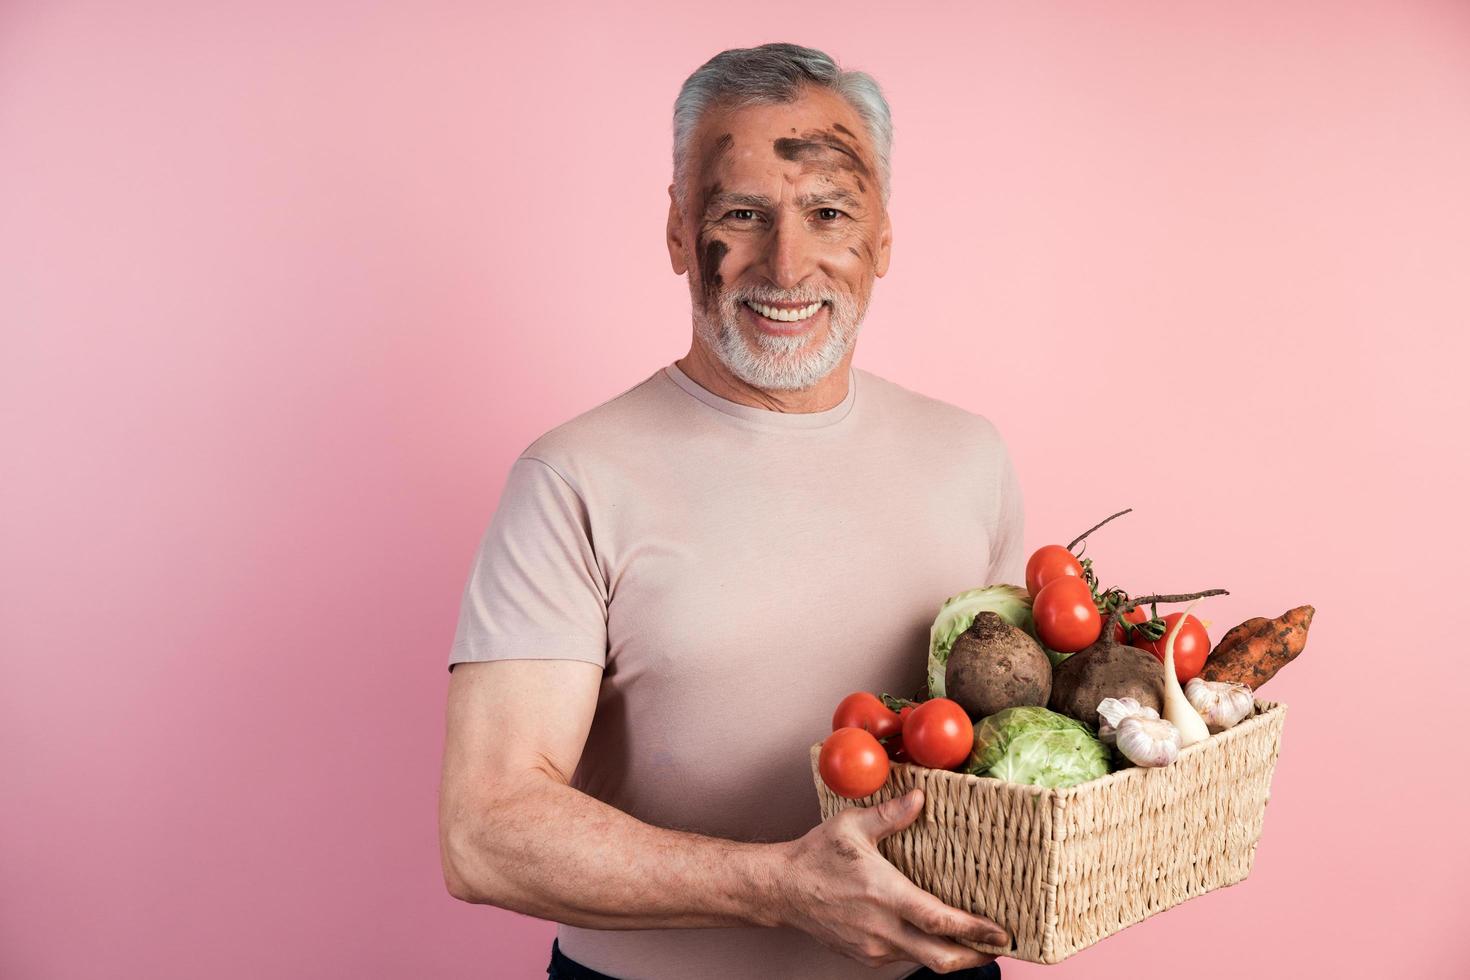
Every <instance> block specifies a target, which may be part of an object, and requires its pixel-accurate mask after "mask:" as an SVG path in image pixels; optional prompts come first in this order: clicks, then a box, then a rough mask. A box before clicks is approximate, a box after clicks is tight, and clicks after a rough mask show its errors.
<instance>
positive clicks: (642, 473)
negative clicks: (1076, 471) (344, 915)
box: [449, 364, 1023, 980]
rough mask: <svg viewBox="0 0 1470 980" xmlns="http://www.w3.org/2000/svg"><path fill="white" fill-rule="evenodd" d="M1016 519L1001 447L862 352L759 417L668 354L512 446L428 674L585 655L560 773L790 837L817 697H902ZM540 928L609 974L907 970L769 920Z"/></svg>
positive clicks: (810, 823) (603, 789)
mask: <svg viewBox="0 0 1470 980" xmlns="http://www.w3.org/2000/svg"><path fill="white" fill-rule="evenodd" d="M1021 525H1022V502H1021V492H1020V488H1019V485H1018V482H1017V479H1016V474H1015V471H1014V469H1013V467H1012V465H1011V461H1010V457H1009V455H1008V454H1007V452H1006V448H1005V445H1004V443H1003V442H1002V440H1001V437H1000V435H999V433H998V432H997V431H996V429H995V427H994V426H993V425H992V424H991V423H990V422H989V421H988V420H987V419H985V418H984V417H982V416H979V415H976V414H974V413H972V412H969V411H966V410H964V409H961V408H957V407H955V406H953V405H949V404H946V403H944V402H941V401H937V400H935V399H933V398H929V397H927V396H925V395H921V394H918V393H916V392H913V391H910V390H908V389H907V388H904V387H901V386H899V385H897V384H894V383H893V382H890V381H886V380H884V379H883V378H880V377H878V376H877V375H875V374H872V373H870V372H868V371H864V370H860V369H853V370H852V371H851V373H850V381H849V387H848V393H847V397H846V398H845V399H844V400H843V401H842V403H841V404H839V405H836V406H835V407H833V408H830V409H827V410H825V411H820V412H808V413H783V412H775V411H769V410H766V409H762V408H753V407H750V406H746V405H741V404H738V403H736V402H732V401H729V400H728V399H725V398H722V397H720V396H718V395H715V394H713V393H712V392H710V391H707V390H706V389H704V388H702V387H700V386H699V385H698V384H697V383H696V382H694V381H693V380H691V379H690V378H689V377H688V376H687V375H685V374H684V373H683V372H682V371H681V370H680V369H679V367H678V366H677V364H670V365H668V366H667V367H664V368H661V369H659V370H658V371H657V372H655V373H654V374H653V375H652V376H650V377H649V378H647V379H646V380H645V381H643V382H641V383H640V384H638V385H636V386H635V387H633V388H631V389H629V390H627V391H625V392H623V393H622V394H620V395H618V396H617V397H615V398H612V399H610V400H609V401H606V402H604V403H602V404H601V405H598V406H597V407H595V408H593V409H590V410H589V411H587V412H584V413H583V414H581V415H579V416H577V417H576V418H573V419H571V420H570V421H568V422H566V423H564V424H562V425H559V426H557V427H556V428H554V429H552V430H551V431H549V432H547V433H546V434H545V435H543V436H541V437H540V438H539V439H537V440H536V441H535V442H533V443H532V444H531V445H530V446H529V447H528V448H527V449H526V451H525V452H523V453H522V454H521V455H520V457H519V458H518V459H516V461H515V462H514V463H513V464H512V466H511V469H510V474H509V476H508V478H507V481H506V485H505V490H504V492H503V494H502V495H501V498H500V503H499V506H498V508H497V510H496V512H495V515H494V518H493V519H492V521H491V523H490V527H489V530H488V531H487V532H486V534H485V537H484V539H483V541H482V542H481V544H480V548H479V552H478V554H477V555H476V558H475V561H474V565H473V567H472V569H471V571H470V575H469V581H468V583H467V585H466V587H465V592H464V597H463V602H462V605H461V610H460V618H459V625H458V629H457V631H456V634H455V638H454V647H453V650H452V652H451V653H450V656H449V662H450V669H451V670H452V669H453V665H454V664H456V663H460V662H464V661H483V660H504V659H523V658H532V659H558V658H565V659H571V660H584V661H587V662H589V663H594V664H599V665H601V666H602V667H603V675H602V689H601V693H600V695H599V698H598V704H597V713H596V715H595V717H594V719H593V722H592V729H591V732H590V734H589V736H588V739H587V744H586V747H585V749H584V751H583V754H582V759H581V762H580V764H579V765H578V766H577V769H576V772H575V774H574V776H573V785H574V786H576V787H577V788H578V789H581V790H582V791H584V792H586V793H589V794H591V795H592V796H594V797H596V798H598V799H600V800H603V801H605V802H606V803H608V804H610V805H612V806H614V807H617V808H618V809H620V810H623V811H624V812H626V813H629V814H631V815H633V816H634V817H636V818H638V819H639V820H643V821H645V822H647V823H650V824H653V825H655V826H659V827H670V828H677V829H681V830H689V831H695V832H698V833H703V834H709V835H712V836H717V837H725V838H732V839H738V840H747V841H751V840H762V841H779V840H790V839H793V838H796V837H799V836H801V835H802V834H803V833H805V832H806V831H807V830H809V829H811V828H812V827H814V826H815V825H816V824H817V823H818V822H819V821H820V819H821V815H820V812H819V810H818V807H817V795H816V790H815V787H814V786H813V784H812V773H811V763H810V760H809V756H808V752H809V748H810V746H811V745H812V744H814V743H815V742H817V741H818V740H820V739H821V738H823V737H824V736H825V735H826V734H827V733H828V732H829V731H830V730H831V719H832V712H833V709H834V708H836V706H837V702H838V701H839V700H841V699H842V697H843V696H844V695H846V694H849V693H851V692H853V691H873V692H880V691H887V692H889V693H892V694H897V695H901V696H905V697H910V696H912V695H913V694H914V693H915V692H916V691H918V690H920V689H921V688H922V687H923V685H924V678H925V661H926V656H927V651H928V636H929V632H928V631H929V624H930V623H931V622H932V621H933V619H934V616H935V614H936V613H937V612H938V610H939V606H940V604H941V603H942V602H943V601H944V599H945V598H947V597H948V596H951V595H954V594H955V593H957V592H961V591H963V590H965V589H972V588H976V587H977V586H981V585H987V584H991V583H995V582H1013V583H1017V584H1020V583H1021V582H1022V581H1023V552H1022V544H1021ZM570 884H571V885H572V887H575V885H576V882H571V883H570ZM558 937H559V939H560V945H561V947H562V950H563V951H564V952H565V953H566V954H567V955H568V956H570V957H571V958H572V959H574V960H577V961H579V962H581V963H582V964H584V965H585V966H588V967H591V968H592V969H594V970H598V971H600V972H602V973H606V974H610V975H611V976H614V977H618V978H626V980H635V978H637V980H645V978H646V980H676V978H677V980H687V978H689V977H701V978H727V977H728V978H744V977H749V978H757V977H759V978H769V977H801V978H803V980H819V978H837V977H843V978H847V977H875V978H890V977H899V976H903V975H905V974H906V973H909V972H911V971H912V970H913V969H914V968H915V967H914V964H901V963H893V964H887V965H885V966H884V967H883V968H880V969H872V970H870V969H868V968H866V967H863V966H862V965H861V964H859V963H857V962H856V961H855V960H851V959H848V958H846V957H843V956H841V955H839V954H837V953H834V952H832V951H830V950H828V949H827V948H826V947H824V946H822V945H821V944H819V943H818V942H817V941H816V940H815V939H812V938H810V937H809V936H807V935H806V934H805V933H802V932H800V931H798V930H794V929H785V928H782V929H761V928H753V927H752V928H726V929H648V930H628V931H611V930H594V929H581V928H576V927H571V926H566V925H562V926H560V927H559V929H558Z"/></svg>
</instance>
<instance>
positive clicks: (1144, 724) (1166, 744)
mask: <svg viewBox="0 0 1470 980" xmlns="http://www.w3.org/2000/svg"><path fill="white" fill-rule="evenodd" d="M1117 738H1118V741H1117V745H1118V751H1119V752H1121V753H1122V754H1123V757H1124V758H1126V759H1127V760H1128V761H1129V762H1131V763H1133V764H1134V765H1136V766H1147V767H1150V768H1157V767H1159V766H1167V765H1169V764H1171V763H1172V762H1173V761H1174V760H1175V759H1177V758H1179V750H1180V748H1182V746H1181V745H1180V737H1179V729H1178V728H1175V727H1174V724H1173V722H1170V721H1168V720H1166V719H1164V718H1159V717H1153V718H1148V717H1144V716H1143V715H1142V714H1136V715H1129V716H1128V717H1126V718H1124V719H1123V720H1122V722H1121V723H1120V724H1119V725H1118V735H1117Z"/></svg>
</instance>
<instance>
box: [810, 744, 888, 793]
mask: <svg viewBox="0 0 1470 980" xmlns="http://www.w3.org/2000/svg"><path fill="white" fill-rule="evenodd" d="M817 771H818V772H820V773H821V774H822V782H824V783H826V784H827V788H828V789H830V790H832V792H834V793H836V794H837V795H838V796H843V797H846V798H847V799H849V800H856V799H858V798H859V797H863V796H871V795H872V794H873V793H876V792H878V790H879V788H880V787H882V785H883V784H884V783H885V782H887V781H888V756H887V755H886V754H884V752H883V746H882V745H879V744H878V740H877V739H876V738H874V737H873V734H872V732H865V731H863V730H862V729H861V728H839V729H837V731H835V732H833V733H832V734H831V735H828V736H827V738H826V740H825V741H823V742H822V751H821V753H820V754H818V756H817Z"/></svg>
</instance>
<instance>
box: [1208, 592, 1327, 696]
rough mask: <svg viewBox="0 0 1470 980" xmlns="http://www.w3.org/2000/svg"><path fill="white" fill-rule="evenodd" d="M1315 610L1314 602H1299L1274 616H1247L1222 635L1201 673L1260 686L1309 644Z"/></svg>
mask: <svg viewBox="0 0 1470 980" xmlns="http://www.w3.org/2000/svg"><path fill="white" fill-rule="evenodd" d="M1315 612H1316V610H1315V609H1313V608H1312V607H1311V606H1297V607H1296V608H1295V609H1291V610H1288V611H1287V612H1284V613H1282V614H1281V615H1280V616H1278V617H1277V618H1275V619H1263V618H1261V617H1260V616H1257V617H1255V618H1254V619H1247V620H1246V621H1245V622H1243V623H1241V624H1240V625H1239V626H1237V627H1235V628H1234V629H1232V630H1231V631H1230V632H1228V633H1226V634H1225V635H1224V636H1223V637H1221V638H1220V642H1219V643H1218V644H1217V645H1216V646H1215V649H1214V650H1212V651H1210V655H1209V657H1208V658H1206V660H1205V666H1204V669H1203V670H1201V671H1200V674H1199V676H1200V677H1202V678H1204V679H1205V680H1207V681H1234V682H1235V683H1237V684H1245V685H1246V686H1247V687H1249V688H1250V689H1251V690H1255V689H1256V688H1259V687H1260V686H1261V685H1262V684H1264V683H1266V682H1267V681H1269V680H1270V679H1271V678H1272V677H1273V676H1275V674H1276V672H1277V671H1278V670H1280V669H1281V668H1282V667H1285V666H1286V665H1287V664H1289V663H1291V662H1292V661H1293V660H1294V659H1296V656H1297V654H1299V653H1301V652H1302V650H1303V649H1304V648H1305V647H1306V645H1307V627H1309V626H1311V625H1312V615H1313V614H1314V613H1315Z"/></svg>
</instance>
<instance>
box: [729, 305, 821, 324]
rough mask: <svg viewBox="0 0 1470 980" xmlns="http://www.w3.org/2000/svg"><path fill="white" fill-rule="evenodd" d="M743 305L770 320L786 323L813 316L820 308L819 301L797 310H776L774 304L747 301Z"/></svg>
mask: <svg viewBox="0 0 1470 980" xmlns="http://www.w3.org/2000/svg"><path fill="white" fill-rule="evenodd" d="M745 305H746V306H748V307H750V308H751V309H752V310H755V311H756V312H757V313H759V314H760V315H761V316H763V317H767V318H768V319H771V320H782V321H785V322H786V323H794V322H796V321H797V320H805V319H806V318H807V317H810V316H815V315H816V312H817V311H818V310H820V309H821V308H822V304H821V303H820V302H817V303H813V304H812V305H811V306H806V307H803V308H802V309H799V310H778V309H776V308H775V307H774V306H762V305H761V304H759V303H752V302H749V301H747V302H746V304H745Z"/></svg>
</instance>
